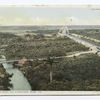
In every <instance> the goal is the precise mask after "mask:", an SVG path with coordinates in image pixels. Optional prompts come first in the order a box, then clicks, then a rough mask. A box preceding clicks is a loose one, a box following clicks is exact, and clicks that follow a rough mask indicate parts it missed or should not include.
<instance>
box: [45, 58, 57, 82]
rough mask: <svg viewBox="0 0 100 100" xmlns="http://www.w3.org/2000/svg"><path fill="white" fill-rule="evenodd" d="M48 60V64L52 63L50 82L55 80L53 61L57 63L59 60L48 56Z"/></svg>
mask: <svg viewBox="0 0 100 100" xmlns="http://www.w3.org/2000/svg"><path fill="white" fill-rule="evenodd" d="M44 61H46V63H47V64H49V65H50V75H49V76H50V83H51V82H52V81H53V63H57V61H54V58H53V57H48V58H47V60H44Z"/></svg>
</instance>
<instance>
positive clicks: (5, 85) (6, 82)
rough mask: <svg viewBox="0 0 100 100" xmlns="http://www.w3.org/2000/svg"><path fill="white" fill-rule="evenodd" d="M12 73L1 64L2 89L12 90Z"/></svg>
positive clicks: (0, 82) (0, 80)
mask: <svg viewBox="0 0 100 100" xmlns="http://www.w3.org/2000/svg"><path fill="white" fill-rule="evenodd" d="M11 77H12V75H11V74H9V73H8V72H7V71H6V69H5V68H4V66H3V65H2V64H0V90H10V88H12V87H13V85H12V84H11V83H10V81H11V80H10V79H11Z"/></svg>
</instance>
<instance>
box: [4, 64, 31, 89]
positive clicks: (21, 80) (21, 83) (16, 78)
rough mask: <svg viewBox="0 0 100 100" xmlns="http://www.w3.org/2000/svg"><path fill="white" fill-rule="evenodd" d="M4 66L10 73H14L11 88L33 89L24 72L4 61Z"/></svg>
mask: <svg viewBox="0 0 100 100" xmlns="http://www.w3.org/2000/svg"><path fill="white" fill-rule="evenodd" d="M3 66H4V68H5V69H6V71H7V72H8V73H9V74H12V73H13V76H12V78H11V82H10V83H11V84H12V85H13V88H11V90H31V86H30V84H29V82H28V80H27V79H26V78H25V76H24V75H23V73H22V72H21V71H20V70H18V69H17V68H13V66H12V64H8V63H3Z"/></svg>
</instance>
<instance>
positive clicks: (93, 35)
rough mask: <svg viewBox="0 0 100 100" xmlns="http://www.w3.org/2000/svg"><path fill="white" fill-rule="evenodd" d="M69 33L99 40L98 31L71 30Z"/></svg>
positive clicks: (99, 30)
mask: <svg viewBox="0 0 100 100" xmlns="http://www.w3.org/2000/svg"><path fill="white" fill-rule="evenodd" d="M70 32H72V33H76V34H79V35H83V36H88V37H91V38H94V39H98V40H100V29H84V30H71V31H70Z"/></svg>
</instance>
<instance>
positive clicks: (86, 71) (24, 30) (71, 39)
mask: <svg viewBox="0 0 100 100" xmlns="http://www.w3.org/2000/svg"><path fill="white" fill-rule="evenodd" d="M1 8H2V7H1ZM2 9H4V11H5V12H7V11H8V12H9V13H8V18H7V19H6V17H7V16H6V17H5V20H4V19H2V18H1V19H0V24H1V25H0V90H1V91H3V90H7V91H14V90H17V91H19V90H24V91H28V90H29V91H36V90H38V91H100V25H99V24H100V23H99V22H98V21H95V19H96V20H97V18H96V17H97V16H96V14H94V12H93V15H92V14H91V15H90V13H88V12H89V11H88V10H91V9H88V8H87V10H86V8H75V9H76V11H77V10H79V11H81V10H82V11H83V9H85V10H86V11H87V12H86V14H87V16H88V17H90V16H92V17H93V18H94V21H95V23H94V22H93V23H94V24H93V23H92V22H91V20H90V22H89V20H88V19H86V18H85V19H84V20H85V21H87V20H88V23H82V22H83V21H80V20H78V21H77V20H76V19H75V18H74V17H68V15H67V14H69V15H70V13H69V12H68V11H70V9H71V10H72V9H74V8H70V7H69V8H66V7H65V8H62V7H61V8H60V7H58V8H55V7H54V8H52V7H51V8H50V7H49V8H48V7H47V9H46V8H45V7H43V8H42V10H40V8H38V7H37V8H34V7H33V8H27V7H26V8H23V7H21V8H20V7H19V8H17V7H15V8H14V9H13V8H12V7H11V8H9V10H7V8H6V7H5V8H2ZM12 9H13V10H12ZM16 9H17V10H16ZM22 9H25V10H26V13H27V14H29V15H30V13H32V14H33V13H35V15H37V16H39V17H41V16H42V17H43V19H42V20H40V19H39V17H38V20H37V21H36V19H35V18H34V20H35V21H33V23H32V22H31V21H30V20H29V18H28V17H26V15H25V12H24V10H22ZM27 9H28V11H27ZM32 9H35V10H32ZM36 9H38V10H37V11H39V12H38V13H36V12H35V11H36ZM45 9H46V10H47V11H49V12H50V14H54V12H52V11H53V9H54V10H55V9H56V10H55V12H56V11H58V12H57V13H56V14H55V15H54V16H51V15H50V16H51V17H50V18H51V20H53V19H54V18H55V17H57V18H58V15H59V16H60V15H61V16H64V17H66V16H67V17H68V18H67V19H66V21H63V20H64V18H63V17H61V18H62V19H63V20H61V19H60V18H59V20H60V21H61V22H62V23H61V22H60V21H58V20H56V21H55V22H53V21H52V22H51V20H49V21H47V20H44V19H46V18H45V17H47V18H48V16H49V15H48V16H47V14H46V10H45ZM75 9H74V10H75ZM19 10H22V12H23V14H24V15H21V16H20V14H21V12H20V11H19ZM31 10H32V12H31ZM15 11H16V13H15ZM29 11H30V12H29ZM62 11H64V13H62ZM0 12H1V13H2V11H1V10H0ZM72 12H73V10H72ZM72 12H71V14H72V15H73V16H74V15H75V14H76V13H77V12H76V13H72ZM83 12H84V14H85V11H83ZM98 12H100V11H97V12H96V11H95V13H98ZM41 13H43V15H42V14H41ZM91 13H92V12H91ZM2 14H3V13H2ZM11 14H16V16H19V17H22V16H24V17H22V18H23V20H21V19H17V20H16V21H14V18H15V15H14V18H13V17H12V16H11ZM48 14H49V13H48ZM84 14H83V15H84ZM35 15H34V16H35ZM76 15H77V14H76ZM76 15H75V16H76ZM83 15H82V16H83ZM3 16H5V14H4V15H3ZM9 16H11V18H10V17H9ZM77 16H81V15H77ZM98 16H99V15H98ZM25 17H26V18H25ZM79 18H80V17H79ZM83 18H84V17H83ZM11 20H12V21H11ZM24 20H25V21H24ZM26 20H27V21H26ZM23 21H24V22H23ZM29 21H30V22H31V23H28V22H29ZM85 21H84V22H85ZM15 22H16V23H15ZM26 22H27V23H26ZM58 22H59V23H58ZM76 22H78V23H76ZM97 22H98V23H97ZM35 23H36V25H35ZM54 23H55V24H54Z"/></svg>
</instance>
